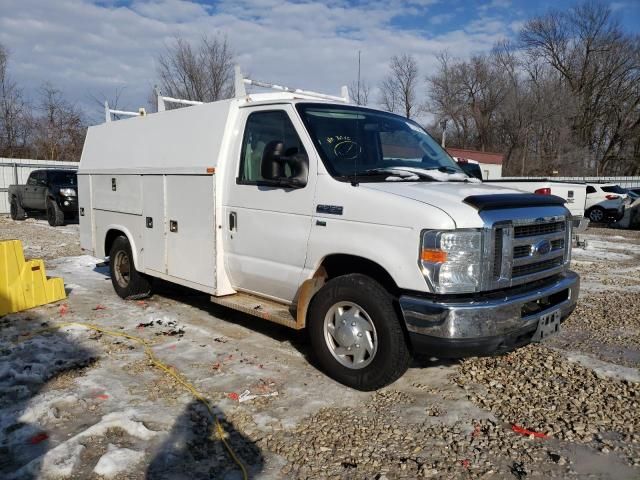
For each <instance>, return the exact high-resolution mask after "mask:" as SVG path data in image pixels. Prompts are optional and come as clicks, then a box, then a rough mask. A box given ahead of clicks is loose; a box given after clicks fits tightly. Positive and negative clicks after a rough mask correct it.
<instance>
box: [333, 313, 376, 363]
mask: <svg viewBox="0 0 640 480" xmlns="http://www.w3.org/2000/svg"><path fill="white" fill-rule="evenodd" d="M324 340H325V342H326V344H327V347H328V348H329V351H330V352H331V355H333V358H335V359H336V360H337V361H338V362H339V363H340V364H341V365H343V366H345V367H347V368H350V369H353V370H358V369H361V368H364V367H366V366H367V365H369V364H370V363H371V362H372V361H373V359H374V358H375V356H376V352H377V351H378V334H377V332H376V327H375V325H374V324H373V322H372V321H371V317H369V314H368V313H367V312H366V311H365V310H364V309H363V308H362V307H361V306H360V305H358V304H357V303H353V302H338V303H336V304H335V305H333V306H332V307H331V308H330V309H329V311H328V312H327V314H326V315H325V317H324Z"/></svg>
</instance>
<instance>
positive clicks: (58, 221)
mask: <svg viewBox="0 0 640 480" xmlns="http://www.w3.org/2000/svg"><path fill="white" fill-rule="evenodd" d="M47 221H48V222H49V225H51V226H52V227H59V226H60V225H64V212H63V211H62V210H61V209H60V207H59V206H58V204H57V203H56V202H54V201H53V200H47Z"/></svg>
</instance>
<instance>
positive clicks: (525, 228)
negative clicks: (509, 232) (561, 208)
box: [513, 222, 564, 238]
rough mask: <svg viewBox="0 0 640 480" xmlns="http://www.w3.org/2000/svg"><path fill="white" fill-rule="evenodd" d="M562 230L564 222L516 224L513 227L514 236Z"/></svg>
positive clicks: (521, 236)
mask: <svg viewBox="0 0 640 480" xmlns="http://www.w3.org/2000/svg"><path fill="white" fill-rule="evenodd" d="M563 230H564V222H552V223H532V224H530V225H516V226H515V227H514V228H513V236H514V237H515V238H523V237H537V236H540V235H548V234H551V233H556V232H561V231H563Z"/></svg>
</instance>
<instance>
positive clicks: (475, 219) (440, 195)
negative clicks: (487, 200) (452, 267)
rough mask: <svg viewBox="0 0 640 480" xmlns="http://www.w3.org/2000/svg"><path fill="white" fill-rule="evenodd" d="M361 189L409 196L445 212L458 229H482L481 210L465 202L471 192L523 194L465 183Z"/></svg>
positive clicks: (381, 185) (383, 184) (373, 185)
mask: <svg viewBox="0 0 640 480" xmlns="http://www.w3.org/2000/svg"><path fill="white" fill-rule="evenodd" d="M360 188H366V189H369V190H376V191H379V192H384V193H387V194H391V195H397V196H399V197H404V198H410V199H412V200H415V201H417V202H421V203H424V204H427V205H431V206H433V207H436V208H439V209H441V210H443V211H445V212H446V213H447V214H448V215H449V216H451V218H452V219H453V221H454V222H455V223H456V227H457V228H479V227H482V225H483V222H482V220H481V219H480V216H479V215H478V211H477V210H476V209H475V208H473V207H472V206H470V205H467V204H466V203H464V201H463V200H464V199H465V198H467V197H470V196H472V195H494V194H495V195H500V194H507V193H518V194H522V193H523V192H522V191H520V190H514V189H512V188H504V187H497V186H493V185H484V184H481V183H465V182H380V183H361V184H360Z"/></svg>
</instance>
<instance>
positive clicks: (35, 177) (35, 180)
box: [27, 172, 40, 186]
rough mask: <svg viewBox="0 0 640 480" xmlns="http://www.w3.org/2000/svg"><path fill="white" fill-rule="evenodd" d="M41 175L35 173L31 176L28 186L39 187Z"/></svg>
mask: <svg viewBox="0 0 640 480" xmlns="http://www.w3.org/2000/svg"><path fill="white" fill-rule="evenodd" d="M39 174H40V172H33V173H32V174H31V175H29V178H28V179H27V185H32V186H35V185H38V175H39Z"/></svg>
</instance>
